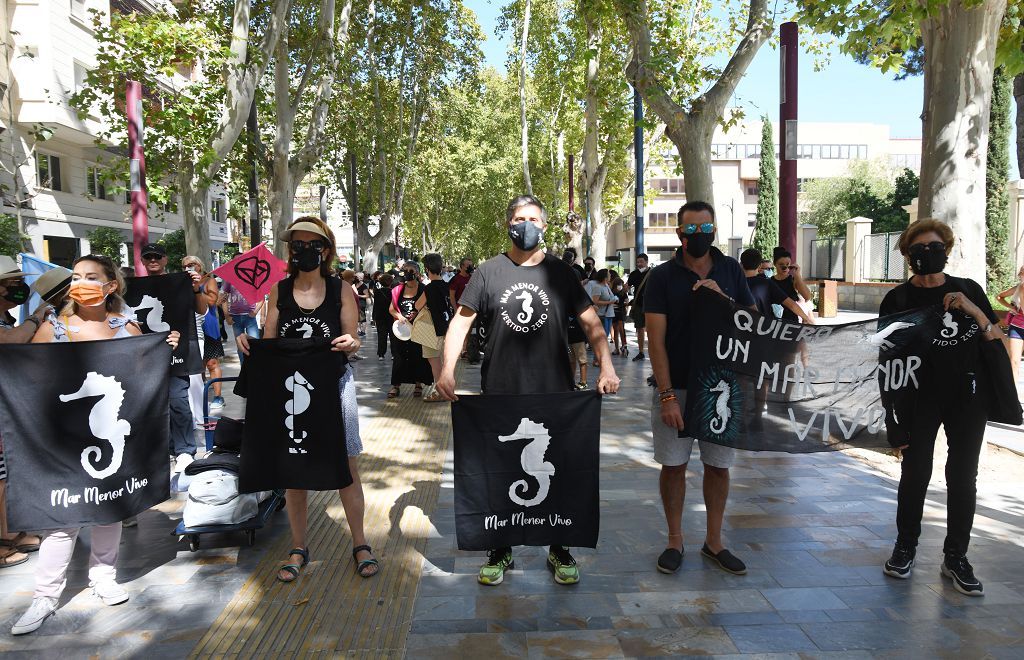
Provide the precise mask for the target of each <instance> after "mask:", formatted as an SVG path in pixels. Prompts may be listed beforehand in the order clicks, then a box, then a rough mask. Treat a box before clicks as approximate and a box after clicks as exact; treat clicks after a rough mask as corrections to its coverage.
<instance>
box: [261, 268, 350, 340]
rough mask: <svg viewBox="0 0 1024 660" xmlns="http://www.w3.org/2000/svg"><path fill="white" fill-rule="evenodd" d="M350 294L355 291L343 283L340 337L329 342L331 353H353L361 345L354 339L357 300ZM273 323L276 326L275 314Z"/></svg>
mask: <svg viewBox="0 0 1024 660" xmlns="http://www.w3.org/2000/svg"><path fill="white" fill-rule="evenodd" d="M350 294H355V289H354V288H353V287H352V285H351V284H348V283H343V284H342V287H341V336H340V337H335V338H334V339H333V340H332V341H331V350H333V351H344V352H345V353H354V352H356V351H357V350H359V347H360V346H361V345H362V344H361V342H360V341H359V339H358V338H357V337H356V329H357V327H358V325H359V312H358V310H357V309H356V300H357V298H356V296H355V295H350ZM275 307H276V306H275ZM275 311H276V310H275ZM274 322H275V326H276V323H277V315H276V314H275V317H274ZM275 332H276V328H275Z"/></svg>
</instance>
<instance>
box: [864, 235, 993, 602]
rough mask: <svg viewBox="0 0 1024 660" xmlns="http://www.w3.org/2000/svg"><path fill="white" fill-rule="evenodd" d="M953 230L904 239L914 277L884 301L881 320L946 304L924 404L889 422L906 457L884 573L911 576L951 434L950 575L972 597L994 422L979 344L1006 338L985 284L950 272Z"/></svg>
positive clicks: (925, 364) (926, 366)
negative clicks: (934, 478)
mask: <svg viewBox="0 0 1024 660" xmlns="http://www.w3.org/2000/svg"><path fill="white" fill-rule="evenodd" d="M954 241H955V238H954V236H953V230H952V229H950V228H949V225H946V224H945V223H943V222H939V221H938V220H931V219H924V220H919V221H918V222H915V223H914V224H912V225H910V227H909V228H908V229H907V230H906V231H905V232H903V235H902V236H900V242H899V247H900V252H902V253H903V255H904V256H905V257H906V258H907V261H908V262H909V263H910V268H911V270H912V271H913V272H914V275H913V276H912V277H911V278H910V279H909V280H907V281H906V282H904V283H903V284H901V285H899V286H898V287H896V288H895V289H893V290H892V291H890V292H889V293H888V294H886V296H885V298H884V299H883V300H882V305H881V307H880V308H879V315H880V316H888V315H890V314H896V313H899V312H903V311H907V310H910V309H916V308H919V307H928V306H937V305H942V307H943V309H944V312H945V313H944V315H943V318H942V329H941V330H940V331H939V334H940V335H941V338H938V337H937V338H936V339H935V340H934V341H933V343H932V348H931V351H930V352H929V353H928V354H926V355H923V356H921V357H922V364H921V366H920V367H919V369H918V376H917V381H918V382H919V383H920V386H919V390H918V392H917V396H916V399H915V400H916V404H915V405H914V406H913V409H912V410H907V411H903V412H901V413H900V414H899V416H898V419H893V420H890V421H888V422H887V427H888V431H889V438H890V439H889V442H890V443H891V444H893V445H894V446H895V447H896V448H897V449H899V450H900V451H901V452H902V455H903V464H902V474H901V476H900V487H899V494H898V496H897V502H898V503H897V510H896V528H897V530H898V534H897V537H896V545H895V548H894V549H893V552H892V556H891V557H890V558H889V560H888V561H886V562H885V565H884V567H883V571H884V572H885V574H886V575H889V576H891V577H895V578H904V579H905V578H908V577H910V573H911V570H912V569H913V566H914V560H915V555H916V553H917V540H918V537H919V536H920V535H921V517H922V515H923V513H924V501H925V497H926V495H927V493H928V482H929V481H930V480H931V475H932V461H933V455H934V450H935V438H936V435H937V434H938V431H939V427H940V426H942V427H943V429H944V430H945V435H946V444H947V446H948V454H947V458H946V484H947V486H946V488H947V493H948V495H947V504H946V516H947V523H946V540H945V542H944V543H943V548H942V550H943V553H944V555H945V559H944V560H943V562H942V574H943V575H944V576H946V577H948V578H950V579H952V581H953V586H954V588H955V589H956V590H957V591H959V592H960V593H963V594H966V595H968V596H981V595H983V594H984V589H983V587H982V584H981V582H980V581H979V580H978V579H977V578H976V577H975V576H974V569H973V568H972V566H971V564H970V563H969V562H968V561H967V545H968V543H969V542H970V540H971V528H972V527H973V525H974V509H975V500H976V495H977V478H978V457H979V455H980V453H981V445H982V442H983V441H984V438H985V424H986V422H987V421H988V413H987V412H986V405H985V401H984V400H983V399H982V397H981V396H979V395H978V384H979V382H980V379H981V377H983V376H984V373H983V372H984V365H983V364H982V362H981V352H980V351H981V347H980V344H979V342H983V341H995V340H1002V338H1003V333H1002V331H1001V330H1000V329H999V326H998V325H997V324H996V323H997V319H996V315H995V313H994V312H993V311H992V305H991V304H990V303H989V301H988V297H987V296H986V295H985V291H984V289H982V288H981V286H980V285H979V284H978V283H977V282H975V281H973V280H969V279H965V278H960V277H954V276H952V275H947V274H946V273H944V272H943V271H944V269H945V267H946V259H947V257H948V256H949V253H950V251H951V250H952V249H953V244H954Z"/></svg>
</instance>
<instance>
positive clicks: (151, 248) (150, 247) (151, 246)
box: [139, 243, 167, 257]
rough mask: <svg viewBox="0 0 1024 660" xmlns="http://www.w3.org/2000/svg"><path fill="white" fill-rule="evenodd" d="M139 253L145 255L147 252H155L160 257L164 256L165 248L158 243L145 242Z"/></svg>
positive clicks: (165, 254)
mask: <svg viewBox="0 0 1024 660" xmlns="http://www.w3.org/2000/svg"><path fill="white" fill-rule="evenodd" d="M139 254H140V255H142V256H143V257H144V256H146V255H147V254H156V255H159V256H161V257H166V256H167V250H165V249H164V246H162V245H160V244H159V243H146V244H145V245H143V246H142V251H141V252H139Z"/></svg>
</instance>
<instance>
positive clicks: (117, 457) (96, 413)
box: [59, 371, 132, 479]
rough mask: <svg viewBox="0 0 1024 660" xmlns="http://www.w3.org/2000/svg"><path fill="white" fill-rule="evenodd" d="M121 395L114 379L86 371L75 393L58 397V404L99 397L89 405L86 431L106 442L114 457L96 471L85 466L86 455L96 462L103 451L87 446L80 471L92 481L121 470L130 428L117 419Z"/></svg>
mask: <svg viewBox="0 0 1024 660" xmlns="http://www.w3.org/2000/svg"><path fill="white" fill-rule="evenodd" d="M124 394H125V392H124V388H123V387H122V386H121V383H119V382H118V381H117V379H116V378H114V377H113V376H104V375H102V374H100V373H97V372H95V371H90V372H89V373H87V374H86V376H85V381H84V382H83V383H82V387H81V388H79V390H78V391H77V392H75V393H73V394H61V395H59V398H60V400H61V401H63V402H64V403H67V402H68V401H75V400H77V399H84V398H86V397H93V396H99V397H100V400H99V401H97V402H96V403H95V404H93V407H92V409H91V410H90V411H89V431H90V432H91V433H92V434H93V436H95V437H97V438H100V439H102V440H106V441H107V442H109V443H110V448H111V449H112V450H113V452H114V454H113V456H111V458H110V464H109V465H107V467H106V468H105V469H103V470H96V469H94V468H93V467H92V465H91V464H90V462H89V458H90V455H91V457H92V459H93V461H96V462H98V461H99V460H100V458H102V457H103V450H102V449H100V448H99V446H97V445H91V446H89V447H86V448H85V449H83V450H82V467H83V468H84V469H85V471H86V472H88V473H89V476H91V477H93V478H94V479H106V478H107V477H109V476H110V475H112V474H114V473H115V472H117V470H118V468H120V467H121V461H122V460H123V459H124V446H125V438H127V436H128V434H129V433H131V432H132V426H131V424H130V423H129V422H128V421H127V420H124V419H119V418H118V415H119V414H120V411H121V404H123V403H124Z"/></svg>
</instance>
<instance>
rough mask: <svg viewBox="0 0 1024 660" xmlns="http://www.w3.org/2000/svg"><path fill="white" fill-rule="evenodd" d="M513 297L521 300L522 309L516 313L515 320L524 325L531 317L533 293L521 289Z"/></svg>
mask: <svg viewBox="0 0 1024 660" xmlns="http://www.w3.org/2000/svg"><path fill="white" fill-rule="evenodd" d="M515 299H516V300H522V301H523V311H521V312H519V314H517V315H516V320H517V321H519V322H520V323H522V324H524V325H525V324H527V323H529V322H530V319H532V318H533V294H531V293H530V292H529V291H523V292H522V293H520V294H519V295H518V296H516V297H515Z"/></svg>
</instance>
